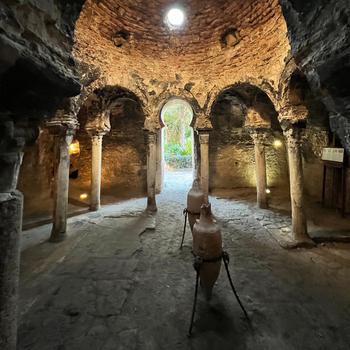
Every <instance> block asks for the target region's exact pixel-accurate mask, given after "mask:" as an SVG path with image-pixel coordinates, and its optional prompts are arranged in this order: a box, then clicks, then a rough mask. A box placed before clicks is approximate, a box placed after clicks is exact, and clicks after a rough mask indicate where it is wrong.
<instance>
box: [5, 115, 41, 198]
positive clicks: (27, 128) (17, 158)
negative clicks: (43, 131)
mask: <svg viewBox="0 0 350 350" xmlns="http://www.w3.org/2000/svg"><path fill="white" fill-rule="evenodd" d="M37 135H38V128H37V127H33V126H32V125H27V124H25V125H20V124H19V123H15V122H14V120H13V119H12V116H11V115H9V114H2V115H1V116H0V192H1V193H10V192H12V191H14V190H15V189H16V186H17V179H18V173H19V169H20V166H21V163H22V157H23V148H24V146H25V144H26V142H30V141H33V140H35V139H36V137H37Z"/></svg>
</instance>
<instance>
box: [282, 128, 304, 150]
mask: <svg viewBox="0 0 350 350" xmlns="http://www.w3.org/2000/svg"><path fill="white" fill-rule="evenodd" d="M303 129H304V128H303V127H300V126H298V125H297V124H284V125H283V126H282V130H283V135H284V137H285V138H286V141H287V145H288V148H290V149H298V148H300V147H301V146H302V131H303Z"/></svg>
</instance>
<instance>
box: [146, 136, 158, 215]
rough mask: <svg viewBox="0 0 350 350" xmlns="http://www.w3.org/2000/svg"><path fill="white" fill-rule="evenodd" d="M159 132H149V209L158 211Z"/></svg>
mask: <svg viewBox="0 0 350 350" xmlns="http://www.w3.org/2000/svg"><path fill="white" fill-rule="evenodd" d="M156 173H157V134H156V132H152V131H148V132H147V211H149V212H156V211H157V204H156Z"/></svg>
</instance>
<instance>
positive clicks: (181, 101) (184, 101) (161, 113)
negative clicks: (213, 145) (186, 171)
mask: <svg viewBox="0 0 350 350" xmlns="http://www.w3.org/2000/svg"><path fill="white" fill-rule="evenodd" d="M177 106H178V107H182V108H180V110H182V111H184V112H186V115H188V116H187V118H188V120H185V121H183V122H182V123H180V126H182V127H183V130H182V131H183V132H185V131H186V129H187V131H189V132H190V133H191V134H190V138H191V166H192V169H193V171H194V172H195V169H197V167H198V152H199V145H198V137H197V135H196V133H195V132H194V129H193V127H194V125H195V121H196V112H195V111H196V110H198V106H196V105H195V104H194V103H193V101H192V100H189V99H188V98H184V97H183V96H181V97H179V96H170V97H168V98H167V99H165V100H164V101H162V102H161V103H160V104H159V109H158V118H159V124H160V126H161V129H160V130H159V131H158V142H157V176H156V189H157V192H158V193H159V192H160V191H161V190H162V186H163V183H164V171H165V163H166V159H165V145H166V128H167V120H166V118H167V116H166V113H167V111H169V109H171V108H173V107H175V108H176V107H177ZM175 113H178V112H175ZM182 117H184V116H181V115H177V116H176V118H182Z"/></svg>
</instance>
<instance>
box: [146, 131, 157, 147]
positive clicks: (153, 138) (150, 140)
mask: <svg viewBox="0 0 350 350" xmlns="http://www.w3.org/2000/svg"><path fill="white" fill-rule="evenodd" d="M146 142H147V144H149V145H150V144H156V143H157V133H155V132H152V131H147V132H146Z"/></svg>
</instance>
